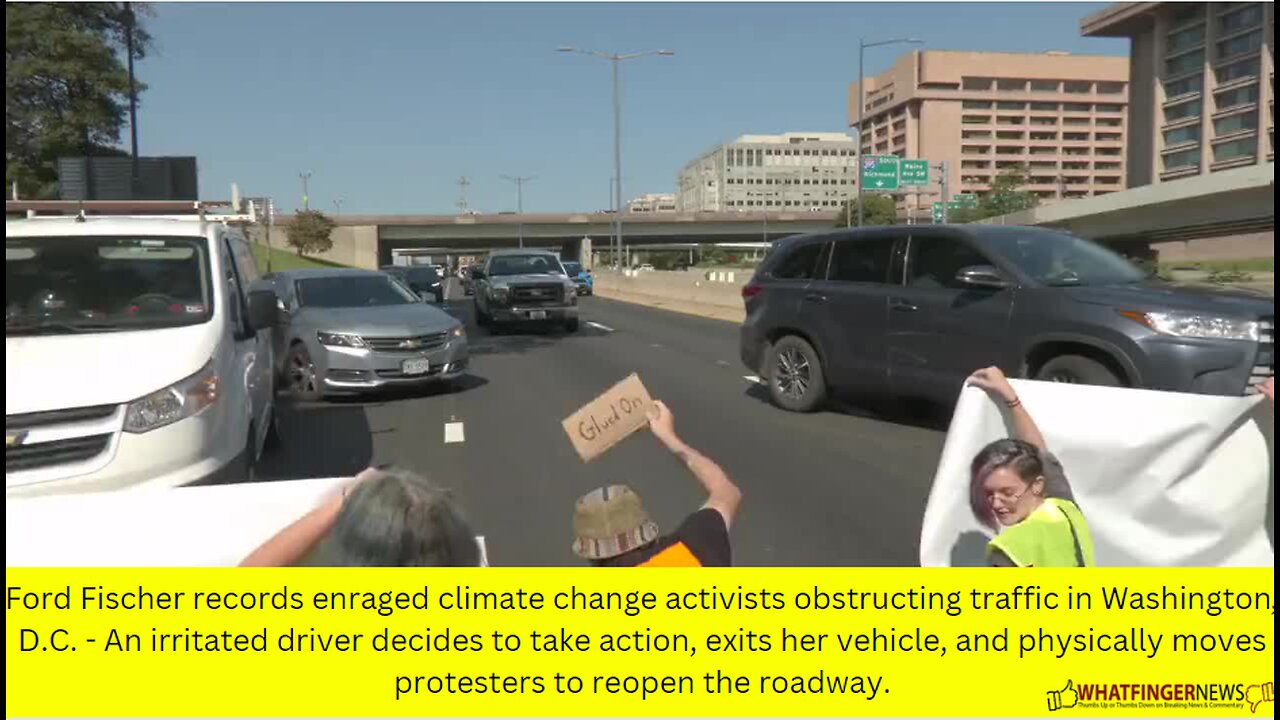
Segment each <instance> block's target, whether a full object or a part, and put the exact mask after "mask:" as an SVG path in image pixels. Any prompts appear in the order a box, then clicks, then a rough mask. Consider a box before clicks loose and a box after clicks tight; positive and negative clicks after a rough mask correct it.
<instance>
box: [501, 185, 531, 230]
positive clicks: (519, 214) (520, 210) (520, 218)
mask: <svg viewBox="0 0 1280 720" xmlns="http://www.w3.org/2000/svg"><path fill="white" fill-rule="evenodd" d="M502 179H503V180H506V181H507V182H512V183H515V184H516V220H517V222H518V223H519V225H517V226H516V227H517V228H518V229H517V230H516V232H517V233H518V236H519V242H520V247H524V184H525V183H527V182H529V181H530V180H533V179H534V176H532V175H530V176H528V177H512V176H510V175H503V176H502Z"/></svg>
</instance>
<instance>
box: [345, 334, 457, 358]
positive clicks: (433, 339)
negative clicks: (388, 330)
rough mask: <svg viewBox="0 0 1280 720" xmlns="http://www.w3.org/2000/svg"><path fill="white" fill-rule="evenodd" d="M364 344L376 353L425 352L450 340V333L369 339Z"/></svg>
mask: <svg viewBox="0 0 1280 720" xmlns="http://www.w3.org/2000/svg"><path fill="white" fill-rule="evenodd" d="M362 339H363V340H364V344H365V345H368V346H369V349H370V350H373V351H374V352H385V353H413V352H422V351H423V350H434V349H436V348H438V347H440V346H441V345H444V344H445V341H446V340H448V339H449V333H447V332H438V333H430V334H428V335H412V336H405V337H368V336H365V337H364V338H362Z"/></svg>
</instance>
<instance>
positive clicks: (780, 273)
mask: <svg viewBox="0 0 1280 720" xmlns="http://www.w3.org/2000/svg"><path fill="white" fill-rule="evenodd" d="M824 247H826V243H821V242H811V243H806V244H804V245H801V246H799V247H797V248H794V249H792V250H791V252H789V253H787V255H786V257H784V258H782V259H781V260H779V261H778V265H777V267H775V268H774V269H773V272H772V273H770V275H772V276H773V278H774V279H775V280H810V279H812V278H813V277H814V270H815V268H817V267H818V260H819V259H820V258H821V256H822V255H823V252H822V250H823V248H824Z"/></svg>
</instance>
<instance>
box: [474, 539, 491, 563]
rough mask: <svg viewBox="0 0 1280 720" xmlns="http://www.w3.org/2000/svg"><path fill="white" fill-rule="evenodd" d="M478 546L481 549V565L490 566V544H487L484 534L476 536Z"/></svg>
mask: <svg viewBox="0 0 1280 720" xmlns="http://www.w3.org/2000/svg"><path fill="white" fill-rule="evenodd" d="M476 547H477V548H478V549H479V550H480V567H489V546H488V545H486V544H485V542H484V536H483V535H477V536H476Z"/></svg>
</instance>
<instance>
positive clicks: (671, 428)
mask: <svg viewBox="0 0 1280 720" xmlns="http://www.w3.org/2000/svg"><path fill="white" fill-rule="evenodd" d="M645 415H646V417H648V418H649V429H650V430H652V431H653V434H654V435H655V436H657V438H658V439H659V440H662V441H663V442H669V441H672V440H675V439H676V419H675V416H673V415H672V414H671V410H670V409H669V408H668V407H667V405H666V403H664V402H662V401H661V400H654V401H653V406H652V407H650V408H649V410H648V411H647V412H646V413H645Z"/></svg>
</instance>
